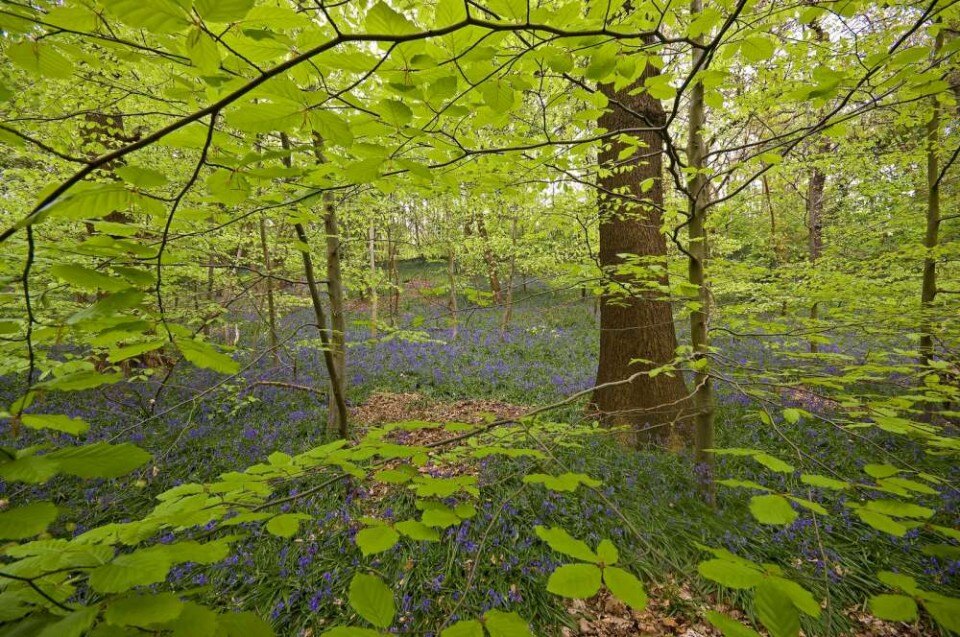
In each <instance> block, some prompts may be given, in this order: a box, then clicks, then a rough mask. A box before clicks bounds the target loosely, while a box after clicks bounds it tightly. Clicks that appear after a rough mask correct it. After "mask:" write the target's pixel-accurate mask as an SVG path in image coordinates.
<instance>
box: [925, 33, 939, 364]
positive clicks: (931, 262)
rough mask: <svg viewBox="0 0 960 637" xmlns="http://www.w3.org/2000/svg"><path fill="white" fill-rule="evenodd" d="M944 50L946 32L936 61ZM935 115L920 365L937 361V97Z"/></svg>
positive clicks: (931, 124) (929, 162) (929, 143)
mask: <svg viewBox="0 0 960 637" xmlns="http://www.w3.org/2000/svg"><path fill="white" fill-rule="evenodd" d="M942 46H943V31H942V29H941V30H940V31H939V32H938V33H937V39H936V44H935V45H934V53H933V55H934V57H936V56H937V55H939V53H940V49H941V48H942ZM930 101H931V106H932V111H931V113H930V120H929V121H928V122H927V139H926V142H927V228H926V232H925V233H924V236H923V247H924V248H925V252H924V257H923V284H922V287H921V293H920V363H921V364H922V365H929V364H930V361H931V360H933V354H934V348H933V316H932V311H933V303H934V301H935V300H936V298H937V258H936V255H934V253H933V250H934V249H935V248H936V247H937V243H938V241H939V234H940V184H939V183H938V181H937V180H938V179H939V178H940V161H939V157H938V156H937V153H938V152H939V151H940V102H939V101H938V100H937V96H934V97H933V98H932V99H931V100H930Z"/></svg>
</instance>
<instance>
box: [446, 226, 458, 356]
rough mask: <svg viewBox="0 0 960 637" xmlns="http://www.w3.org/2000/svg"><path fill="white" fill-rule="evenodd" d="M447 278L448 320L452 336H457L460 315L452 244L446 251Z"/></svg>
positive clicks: (455, 256) (454, 253)
mask: <svg viewBox="0 0 960 637" xmlns="http://www.w3.org/2000/svg"><path fill="white" fill-rule="evenodd" d="M447 280H448V281H449V283H450V320H451V321H452V322H453V334H452V336H453V338H457V334H458V332H459V330H460V317H459V316H458V309H457V254H456V252H455V251H454V248H453V245H451V246H450V250H449V252H447Z"/></svg>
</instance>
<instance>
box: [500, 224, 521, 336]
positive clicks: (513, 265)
mask: <svg viewBox="0 0 960 637" xmlns="http://www.w3.org/2000/svg"><path fill="white" fill-rule="evenodd" d="M516 274H517V217H516V215H514V217H513V220H512V222H511V225H510V270H509V272H508V274H507V294H506V297H505V298H504V308H503V320H502V321H501V322H500V338H501V339H503V338H505V337H506V334H507V328H509V327H510V318H511V316H513V279H514V277H515V276H516Z"/></svg>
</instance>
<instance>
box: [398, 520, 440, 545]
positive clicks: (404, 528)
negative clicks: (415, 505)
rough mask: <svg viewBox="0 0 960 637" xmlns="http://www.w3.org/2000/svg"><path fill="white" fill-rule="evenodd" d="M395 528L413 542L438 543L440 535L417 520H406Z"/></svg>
mask: <svg viewBox="0 0 960 637" xmlns="http://www.w3.org/2000/svg"><path fill="white" fill-rule="evenodd" d="M393 526H394V528H395V529H396V530H398V531H400V533H402V534H403V535H405V536H407V537H408V538H410V539H412V540H420V541H424V542H438V541H439V540H440V533H439V532H438V531H437V530H436V529H433V528H430V527H429V526H427V525H426V524H423V523H422V522H418V521H417V520H404V521H402V522H397V523H396V524H394V525H393Z"/></svg>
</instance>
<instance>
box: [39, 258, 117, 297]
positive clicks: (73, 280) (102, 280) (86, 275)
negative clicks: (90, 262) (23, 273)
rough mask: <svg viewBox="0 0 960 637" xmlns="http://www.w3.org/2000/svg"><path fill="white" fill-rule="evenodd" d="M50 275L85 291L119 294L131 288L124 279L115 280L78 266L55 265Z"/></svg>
mask: <svg viewBox="0 0 960 637" xmlns="http://www.w3.org/2000/svg"><path fill="white" fill-rule="evenodd" d="M50 274H52V275H53V276H55V277H57V278H58V279H61V280H63V281H66V282H67V283H69V284H71V285H74V286H76V287H78V288H82V289H84V290H104V291H106V292H119V291H120V290H123V289H124V288H128V287H130V284H129V283H127V282H126V281H124V280H123V279H115V278H114V277H112V276H109V275H107V274H104V273H102V272H97V271H96V270H91V269H89V268H85V267H83V266H80V265H76V264H70V265H66V264H63V265H55V266H53V267H52V268H50Z"/></svg>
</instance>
